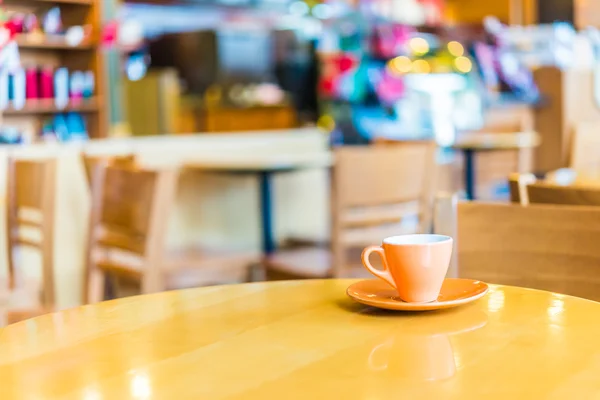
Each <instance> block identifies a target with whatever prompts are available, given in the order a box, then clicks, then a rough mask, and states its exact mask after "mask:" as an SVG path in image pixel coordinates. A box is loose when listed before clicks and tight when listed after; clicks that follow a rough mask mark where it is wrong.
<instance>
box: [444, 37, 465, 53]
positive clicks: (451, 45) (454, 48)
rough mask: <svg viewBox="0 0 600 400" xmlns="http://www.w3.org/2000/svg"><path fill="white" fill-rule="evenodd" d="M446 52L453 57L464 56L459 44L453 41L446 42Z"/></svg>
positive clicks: (463, 50) (461, 46)
mask: <svg viewBox="0 0 600 400" xmlns="http://www.w3.org/2000/svg"><path fill="white" fill-rule="evenodd" d="M447 47H448V52H449V53H450V54H452V55H453V56H454V57H460V56H462V55H464V54H465V48H464V47H463V45H462V44H460V43H459V42H457V41H455V40H453V41H451V42H448V45H447Z"/></svg>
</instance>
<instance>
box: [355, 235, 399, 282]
mask: <svg viewBox="0 0 600 400" xmlns="http://www.w3.org/2000/svg"><path fill="white" fill-rule="evenodd" d="M373 252H376V253H379V256H380V257H381V261H383V271H380V270H378V269H376V268H373V266H372V265H371V263H370V262H369V256H370V255H371V253H373ZM361 258H362V263H363V265H364V266H365V268H366V269H367V270H369V272H370V273H372V274H373V275H375V276H376V277H378V278H380V279H383V280H384V281H386V282H387V283H389V284H390V285H391V286H392V287H393V288H395V289H397V287H396V284H395V283H394V278H392V274H390V269H389V268H388V264H387V260H386V259H385V252H384V251H383V248H382V247H381V246H369V247H367V248H365V249H364V250H363V252H362V256H361Z"/></svg>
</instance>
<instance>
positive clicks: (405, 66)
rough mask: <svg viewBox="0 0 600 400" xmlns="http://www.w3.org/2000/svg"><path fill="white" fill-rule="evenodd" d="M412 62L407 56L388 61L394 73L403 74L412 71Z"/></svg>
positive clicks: (389, 67)
mask: <svg viewBox="0 0 600 400" xmlns="http://www.w3.org/2000/svg"><path fill="white" fill-rule="evenodd" d="M411 68H412V62H411V61H410V58H408V57H406V56H400V57H396V58H393V59H391V60H390V61H388V69H389V70H390V72H391V73H392V74H393V75H401V74H405V73H407V72H410V70H411Z"/></svg>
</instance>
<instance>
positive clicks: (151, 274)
mask: <svg viewBox="0 0 600 400" xmlns="http://www.w3.org/2000/svg"><path fill="white" fill-rule="evenodd" d="M176 180H177V174H176V172H175V171H156V170H153V171H151V170H143V169H137V168H135V167H129V168H126V167H117V166H109V165H106V163H105V164H104V165H103V164H100V165H98V166H96V168H95V170H94V177H93V188H92V213H91V219H90V233H89V246H88V260H87V269H86V277H85V284H86V287H85V288H84V292H85V295H84V302H85V303H90V302H97V301H100V300H103V299H104V284H105V281H106V278H108V277H111V278H114V279H115V280H117V282H134V283H136V284H140V285H141V292H142V293H153V292H158V291H162V290H168V289H180V288H184V287H193V286H202V285H208V284H215V283H228V282H240V281H245V280H247V277H248V273H249V268H250V267H251V266H252V265H253V264H254V263H257V262H258V261H259V260H260V257H259V255H258V254H257V253H240V252H234V251H219V250H215V249H202V248H191V249H181V250H177V251H170V252H166V251H165V232H166V228H167V220H168V216H169V211H170V208H171V207H170V206H171V202H172V198H173V195H174V192H175V185H176Z"/></svg>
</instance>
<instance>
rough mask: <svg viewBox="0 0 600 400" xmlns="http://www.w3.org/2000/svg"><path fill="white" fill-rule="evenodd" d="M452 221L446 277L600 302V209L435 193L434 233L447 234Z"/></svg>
mask: <svg viewBox="0 0 600 400" xmlns="http://www.w3.org/2000/svg"><path fill="white" fill-rule="evenodd" d="M452 221H456V222H457V223H455V224H454V231H455V234H454V235H453V236H454V238H455V252H456V255H457V261H458V264H457V265H456V264H455V265H452V266H451V268H450V272H449V275H450V276H459V277H464V278H472V279H479V280H482V281H485V282H488V283H496V284H503V285H513V286H522V287H529V288H535V289H543V290H549V291H553V292H557V293H563V294H569V295H574V296H580V297H584V298H588V299H592V300H600V246H598V243H600V209H598V208H596V207H583V206H577V207H571V206H554V205H529V206H527V207H523V206H520V205H516V204H486V203H479V202H471V203H457V201H456V196H443V197H439V198H438V200H437V205H436V215H435V227H436V231H437V232H439V233H450V231H449V229H448V227H449V226H451V225H452ZM438 227H441V228H443V229H441V231H440V230H438Z"/></svg>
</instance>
